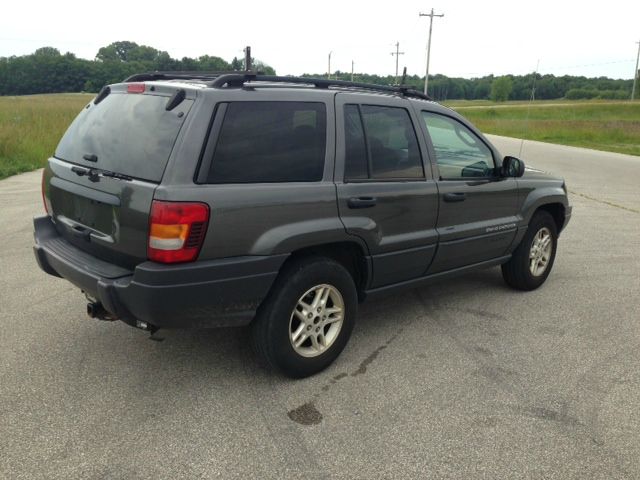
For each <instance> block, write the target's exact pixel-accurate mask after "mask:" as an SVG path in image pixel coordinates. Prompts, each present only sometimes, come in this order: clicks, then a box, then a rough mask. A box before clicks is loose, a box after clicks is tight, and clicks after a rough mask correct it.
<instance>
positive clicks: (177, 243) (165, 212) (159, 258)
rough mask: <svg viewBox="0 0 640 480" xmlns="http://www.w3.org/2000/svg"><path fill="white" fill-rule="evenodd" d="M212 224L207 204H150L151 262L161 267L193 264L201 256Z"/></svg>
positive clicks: (148, 249) (149, 249)
mask: <svg viewBox="0 0 640 480" xmlns="http://www.w3.org/2000/svg"><path fill="white" fill-rule="evenodd" d="M208 223H209V206H208V205H207V204H206V203H188V202H163V201H160V200H154V201H153V203H152V204H151V220H150V223H149V243H148V246H147V256H148V257H149V260H152V261H154V262H160V263H179V262H192V261H194V260H195V259H196V258H197V257H198V254H199V253H200V248H201V247H202V243H203V242H204V236H205V234H206V232H207V225H208Z"/></svg>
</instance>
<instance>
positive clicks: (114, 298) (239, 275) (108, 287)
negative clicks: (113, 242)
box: [33, 217, 288, 328]
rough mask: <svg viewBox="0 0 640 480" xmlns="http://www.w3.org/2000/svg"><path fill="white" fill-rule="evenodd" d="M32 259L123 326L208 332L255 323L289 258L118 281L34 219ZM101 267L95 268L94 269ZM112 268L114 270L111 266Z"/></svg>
mask: <svg viewBox="0 0 640 480" xmlns="http://www.w3.org/2000/svg"><path fill="white" fill-rule="evenodd" d="M34 227H35V234H34V236H35V245H34V247H33V249H34V253H35V256H36V259H37V262H38V265H39V266H40V268H41V269H42V270H43V271H45V272H46V273H48V274H50V275H54V276H57V277H62V278H65V279H66V280H69V281H70V282H71V283H73V284H74V285H76V286H78V287H79V288H80V289H82V290H84V291H85V292H87V293H88V294H89V295H91V296H92V297H95V298H96V299H97V300H98V301H99V302H101V303H102V305H103V306H104V308H105V309H106V310H107V311H109V312H110V313H112V314H114V315H115V316H116V317H118V318H120V319H121V320H123V321H124V322H126V323H128V324H131V325H135V322H136V320H141V321H144V322H147V323H149V324H151V325H154V326H156V327H158V328H191V327H197V328H207V327H221V326H241V325H246V324H248V323H250V322H251V320H252V319H253V317H254V316H255V312H256V310H257V308H258V306H259V305H260V303H262V300H264V298H265V297H266V296H267V294H268V292H269V289H270V288H271V285H272V284H273V281H274V280H275V278H276V277H277V275H278V272H279V269H280V267H281V266H282V264H283V263H284V261H285V260H286V259H287V257H288V255H287V254H283V255H272V256H244V257H234V258H223V259H218V260H205V261H198V262H194V263H189V264H179V265H162V264H158V263H153V262H143V263H141V264H140V265H138V266H137V267H136V268H135V270H134V271H132V272H131V271H125V270H121V271H122V272H123V273H127V274H125V275H122V276H120V277H117V278H105V277H102V276H100V275H99V274H97V273H96V272H98V271H100V269H101V268H102V269H103V270H105V271H109V272H114V271H115V270H114V268H107V266H105V265H102V264H104V263H105V262H104V261H102V260H100V259H97V258H95V262H93V263H92V264H90V263H88V259H87V254H86V253H85V252H82V251H81V250H78V252H79V253H78V255H77V256H78V257H81V260H78V259H76V256H74V255H70V254H69V252H70V250H72V249H75V248H76V247H73V246H72V245H70V244H67V245H64V254H59V253H60V252H57V251H56V249H57V248H62V247H61V246H60V244H61V242H64V240H63V239H61V237H60V236H59V235H58V234H57V232H56V230H55V227H54V225H53V224H52V222H51V220H50V219H49V217H38V218H35V219H34ZM96 265H97V266H96ZM111 267H115V268H120V267H116V266H115V265H112V266H111Z"/></svg>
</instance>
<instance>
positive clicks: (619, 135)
mask: <svg viewBox="0 0 640 480" xmlns="http://www.w3.org/2000/svg"><path fill="white" fill-rule="evenodd" d="M92 97H93V95H89V94H55V95H28V96H23V97H0V178H5V177H8V176H9V175H15V174H16V173H21V172H27V171H30V170H34V169H36V168H40V167H42V166H43V165H44V162H45V161H46V159H47V158H48V157H49V156H51V155H52V154H53V152H54V150H55V148H56V145H57V144H58V142H59V141H60V137H62V135H63V134H64V132H65V130H66V129H67V127H68V126H69V124H70V123H71V121H72V120H73V119H74V118H75V116H76V115H77V114H78V112H79V111H80V110H81V109H82V107H83V106H84V105H86V103H87V102H89V101H90V100H91V98H92ZM447 105H449V106H450V107H452V108H454V109H455V110H457V111H458V112H460V113H461V114H462V115H464V116H466V117H467V118H468V119H469V120H471V121H472V122H473V123H474V124H476V125H477V126H478V128H480V130H482V131H483V132H486V133H493V134H496V135H504V136H508V137H516V138H523V137H524V138H527V139H530V140H539V141H542V142H551V143H559V144H563V145H573V146H577V147H586V148H593V149H596V150H605V151H611V152H619V153H627V154H631V155H640V102H635V103H630V102H616V101H607V100H603V101H574V102H571V101H567V100H554V101H550V102H534V103H533V105H532V106H531V107H529V104H528V102H507V103H500V104H497V103H492V102H489V101H486V100H478V101H453V102H448V103H447Z"/></svg>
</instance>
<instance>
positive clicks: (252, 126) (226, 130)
mask: <svg viewBox="0 0 640 480" xmlns="http://www.w3.org/2000/svg"><path fill="white" fill-rule="evenodd" d="M326 116H327V113H326V107H325V105H324V103H319V102H231V103H228V104H226V112H225V114H224V120H223V122H222V126H221V128H220V133H219V135H218V139H217V144H216V146H215V150H214V153H213V158H212V160H211V166H210V168H209V173H208V175H207V178H206V181H207V183H273V182H317V181H320V180H322V175H323V172H324V160H325V148H326V131H327V119H326Z"/></svg>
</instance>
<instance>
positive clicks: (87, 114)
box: [55, 93, 193, 182]
mask: <svg viewBox="0 0 640 480" xmlns="http://www.w3.org/2000/svg"><path fill="white" fill-rule="evenodd" d="M168 100H169V97H165V96H161V95H148V94H145V95H131V94H126V93H111V94H110V95H108V96H107V97H106V98H105V99H104V100H102V101H101V102H100V103H98V105H94V104H93V102H92V103H90V104H89V107H88V108H85V109H83V110H82V112H80V114H79V115H78V116H77V117H76V119H75V120H74V121H73V123H72V124H71V126H70V127H69V128H68V130H67V132H66V133H65V134H64V136H63V137H62V140H61V141H60V144H59V145H58V148H57V149H56V153H55V156H56V157H57V158H59V159H61V160H66V161H68V162H73V163H77V164H80V165H86V166H88V167H96V168H100V169H102V170H109V171H112V172H117V173H123V174H125V175H129V176H132V177H135V178H140V179H143V180H150V181H152V182H159V181H160V180H161V179H162V175H163V173H164V169H165V167H166V165H167V161H168V160H169V155H170V154H171V150H172V149H173V144H174V143H175V141H176V138H177V137H178V133H179V132H180V128H181V127H182V124H183V123H184V120H185V118H186V114H187V113H188V112H189V109H190V108H191V105H192V104H193V100H188V99H187V100H183V101H182V102H181V103H180V104H179V105H178V106H177V107H176V108H174V109H173V110H171V111H167V110H166V108H165V107H166V106H167V102H168ZM86 157H89V158H94V159H95V158H96V157H97V161H95V162H93V161H88V160H86Z"/></svg>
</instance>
